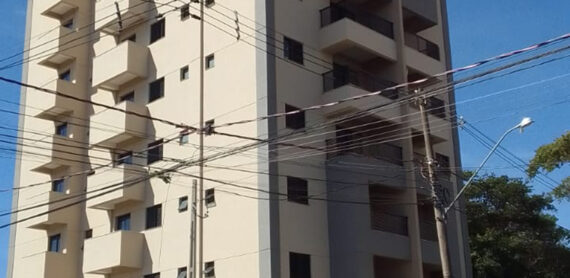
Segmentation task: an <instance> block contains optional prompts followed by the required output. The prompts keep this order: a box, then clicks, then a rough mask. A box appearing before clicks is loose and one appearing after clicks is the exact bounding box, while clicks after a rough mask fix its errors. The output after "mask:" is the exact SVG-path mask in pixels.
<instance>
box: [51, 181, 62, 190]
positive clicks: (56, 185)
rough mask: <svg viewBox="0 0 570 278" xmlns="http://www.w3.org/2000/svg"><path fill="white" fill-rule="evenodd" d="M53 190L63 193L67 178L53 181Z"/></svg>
mask: <svg viewBox="0 0 570 278" xmlns="http://www.w3.org/2000/svg"><path fill="white" fill-rule="evenodd" d="M51 191H53V192H60V193H63V191H65V180H64V179H59V180H54V181H52V182H51Z"/></svg>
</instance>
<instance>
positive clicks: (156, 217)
mask: <svg viewBox="0 0 570 278" xmlns="http://www.w3.org/2000/svg"><path fill="white" fill-rule="evenodd" d="M161 225H162V205H156V206H153V207H150V208H147V209H146V228H147V229H151V228H155V227H160V226H161Z"/></svg>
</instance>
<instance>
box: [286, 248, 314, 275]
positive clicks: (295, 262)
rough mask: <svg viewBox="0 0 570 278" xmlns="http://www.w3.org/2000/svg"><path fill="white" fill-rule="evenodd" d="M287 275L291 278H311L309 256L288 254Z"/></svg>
mask: <svg viewBox="0 0 570 278" xmlns="http://www.w3.org/2000/svg"><path fill="white" fill-rule="evenodd" d="M289 273H290V275H291V278H311V256H309V255H307V254H300V253H293V252H291V253H289Z"/></svg>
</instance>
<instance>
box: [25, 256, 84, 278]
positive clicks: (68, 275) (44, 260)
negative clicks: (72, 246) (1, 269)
mask: <svg viewBox="0 0 570 278" xmlns="http://www.w3.org/2000/svg"><path fill="white" fill-rule="evenodd" d="M70 259H71V258H70V257H69V256H68V255H66V254H62V253H56V252H43V253H39V254H35V255H32V256H29V257H25V258H23V260H24V263H23V265H27V266H30V267H26V268H22V269H21V271H22V272H20V274H21V277H58V278H74V277H76V276H75V275H76V273H75V271H73V270H72V269H71V268H69V265H70V264H71V261H70Z"/></svg>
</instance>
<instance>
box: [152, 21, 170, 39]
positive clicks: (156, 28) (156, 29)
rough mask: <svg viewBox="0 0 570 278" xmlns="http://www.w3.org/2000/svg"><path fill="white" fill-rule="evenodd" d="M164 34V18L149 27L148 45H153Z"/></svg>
mask: <svg viewBox="0 0 570 278" xmlns="http://www.w3.org/2000/svg"><path fill="white" fill-rule="evenodd" d="M165 33H166V21H164V18H163V19H161V20H159V21H157V22H155V23H154V24H152V25H151V26H150V43H154V42H156V41H157V40H160V39H161V38H163V37H164V35H165Z"/></svg>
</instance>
